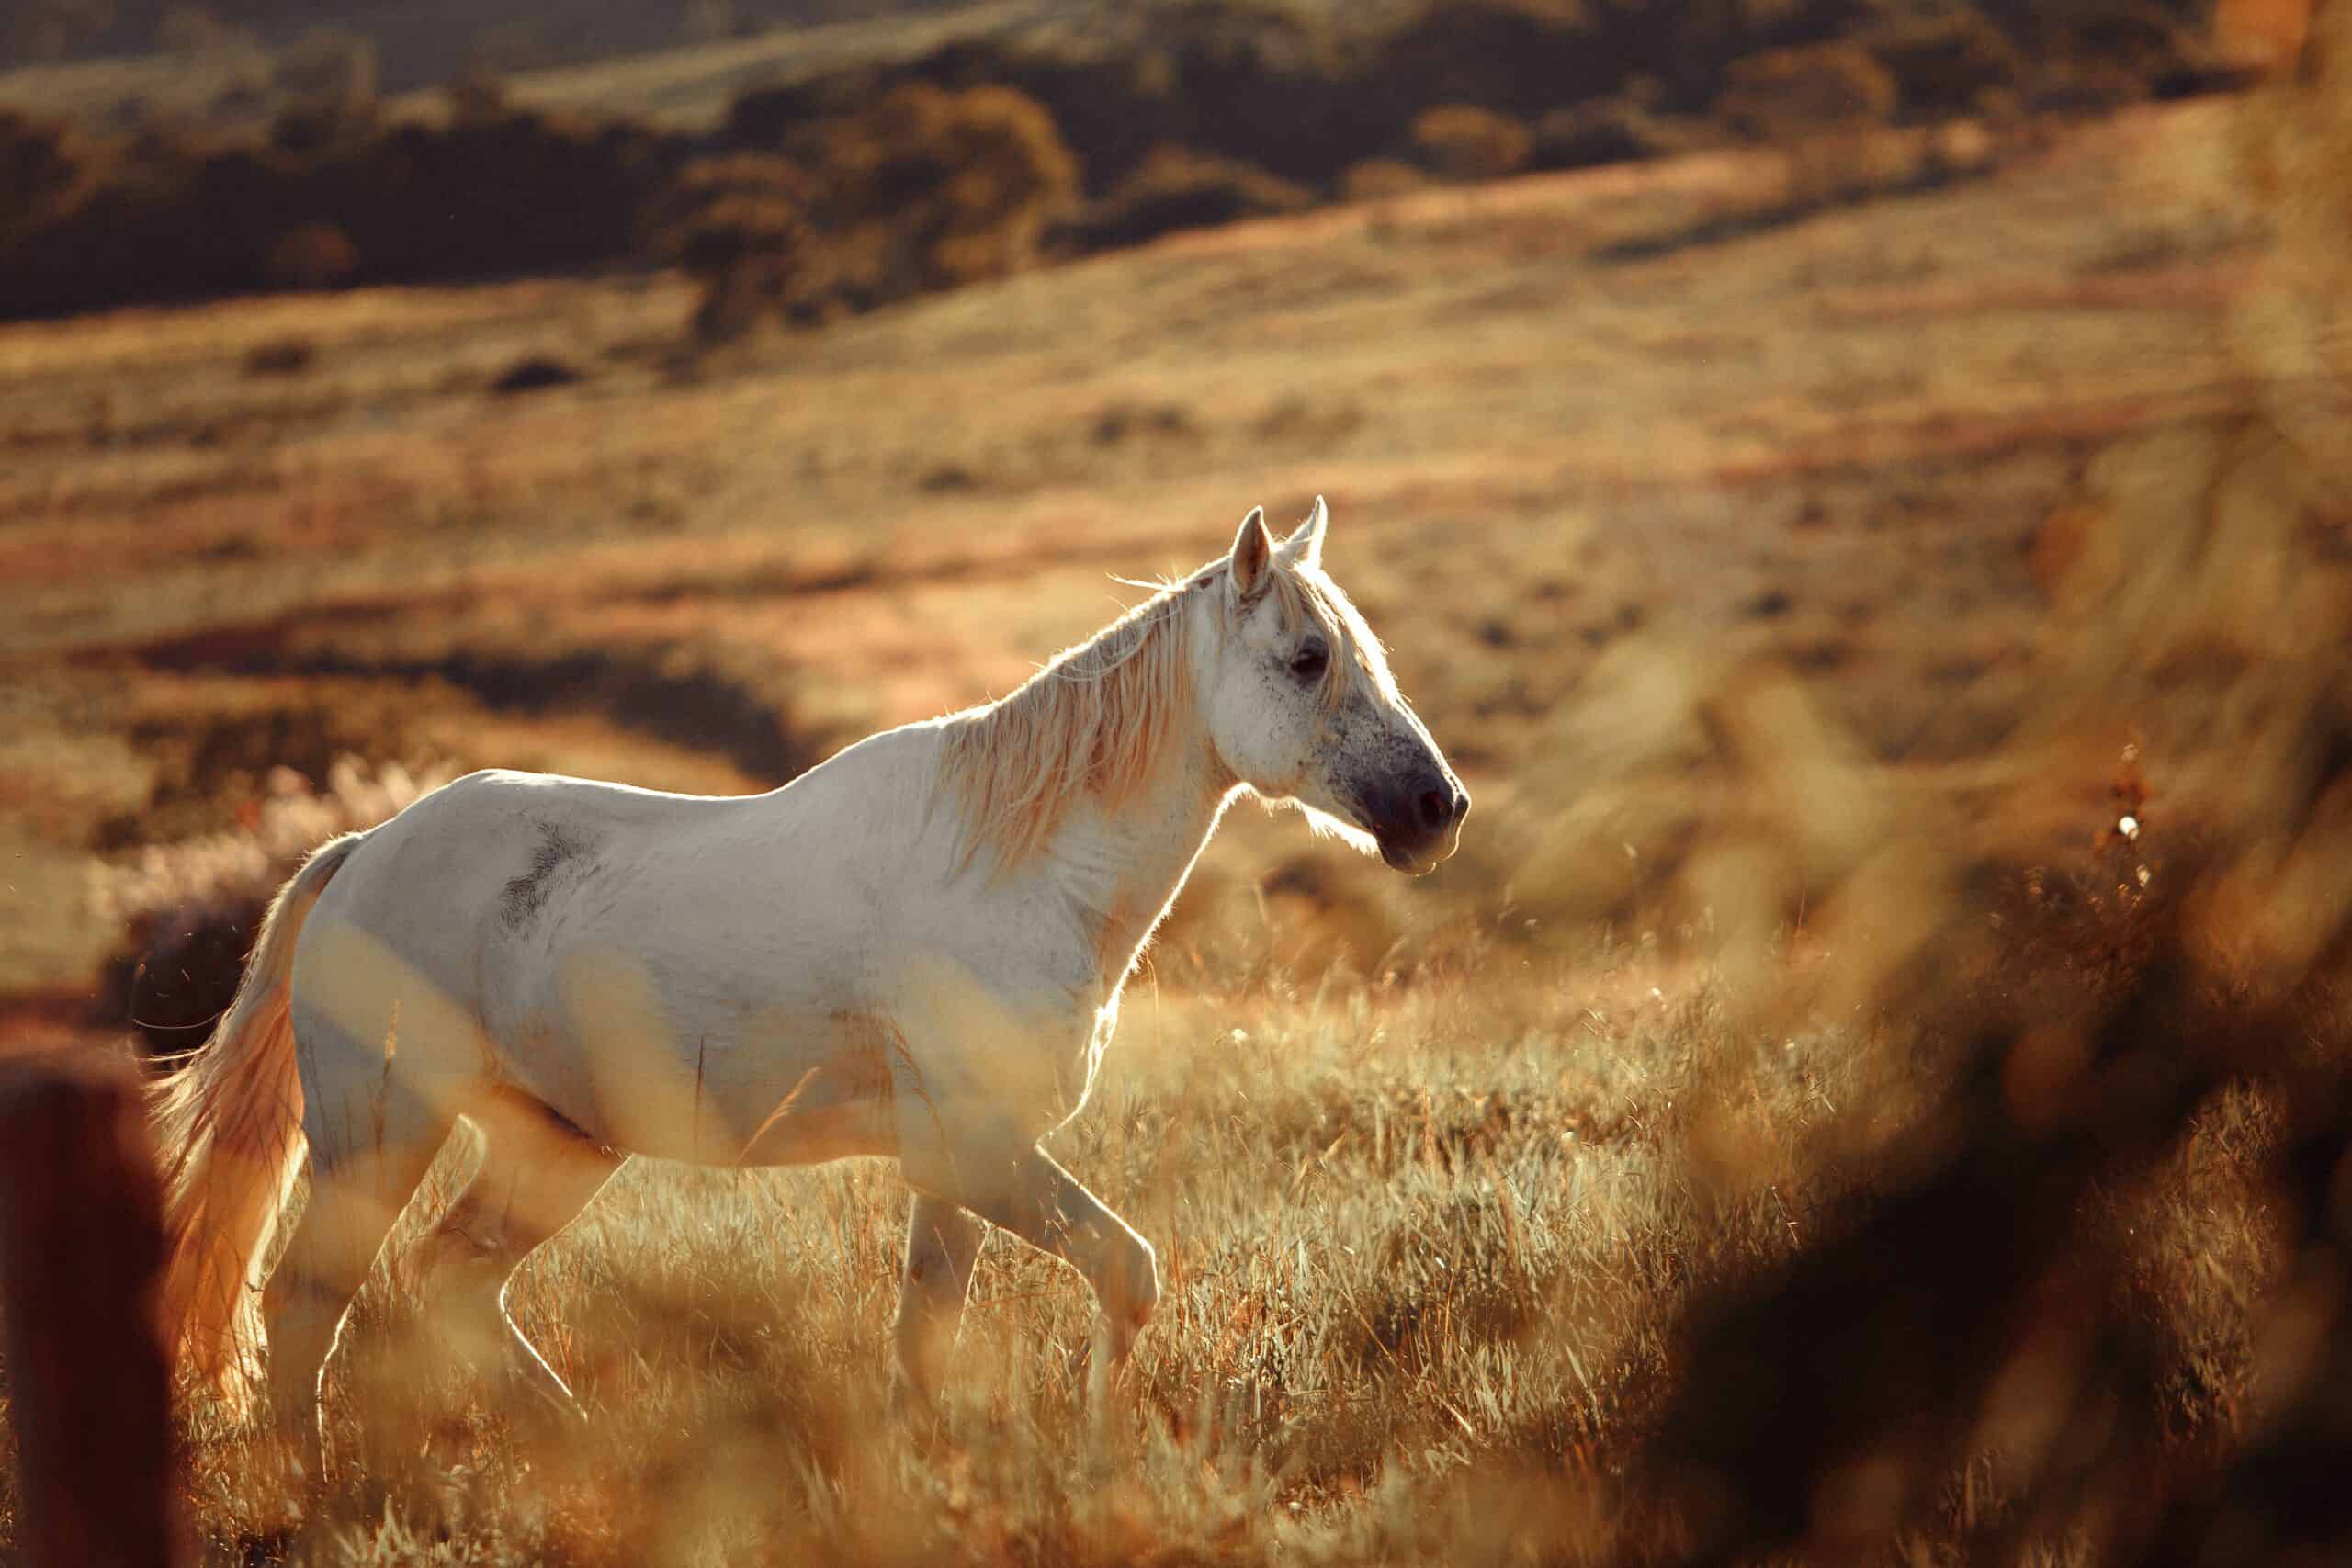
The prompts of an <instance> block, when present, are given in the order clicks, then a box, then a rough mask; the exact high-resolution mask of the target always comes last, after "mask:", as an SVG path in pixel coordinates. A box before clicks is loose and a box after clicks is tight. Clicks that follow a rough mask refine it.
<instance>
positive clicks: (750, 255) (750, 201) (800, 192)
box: [661, 152, 816, 342]
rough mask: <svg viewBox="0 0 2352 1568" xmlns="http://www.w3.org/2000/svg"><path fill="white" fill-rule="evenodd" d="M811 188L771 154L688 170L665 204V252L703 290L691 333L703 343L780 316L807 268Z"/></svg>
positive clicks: (702, 161)
mask: <svg viewBox="0 0 2352 1568" xmlns="http://www.w3.org/2000/svg"><path fill="white" fill-rule="evenodd" d="M815 188H816V187H815V185H814V182H813V181H811V180H810V178H809V175H806V174H804V173H803V172H802V171H801V169H800V168H799V166H798V165H797V164H793V163H791V162H790V161H788V160H786V159H784V158H779V157H776V156H775V155H773V154H770V153H762V152H738V153H736V154H734V155H733V156H731V157H724V158H698V159H696V160H695V162H693V163H691V164H687V165H686V166H685V168H684V171H682V172H681V173H680V175H679V176H678V181H677V184H676V186H674V187H673V189H672V190H671V192H670V193H669V195H668V196H667V197H664V198H663V204H662V205H663V209H664V215H663V224H664V231H663V233H662V239H661V245H662V250H663V252H664V253H665V254H667V255H668V256H669V257H670V259H671V260H672V261H673V262H675V263H676V264H677V265H678V267H679V268H680V270H682V271H684V273H685V274H686V275H687V276H690V277H693V278H694V279H695V281H696V282H698V283H700V284H701V285H702V298H701V300H700V302H699V303H698V304H697V305H696V306H695V316H694V332H695V336H696V337H697V338H700V339H702V340H704V341H705V342H716V341H718V340H720V339H724V338H729V337H734V336H737V335H739V334H741V333H742V332H744V331H745V330H746V329H748V328H749V327H751V326H752V324H753V323H755V322H756V321H759V320H760V319H761V318H762V317H763V316H765V315H773V314H776V313H780V312H781V311H782V310H784V309H785V307H786V305H787V304H788V303H789V299H790V290H791V288H792V286H793V285H794V284H795V283H796V282H797V280H798V278H799V276H801V273H802V271H803V269H804V267H805V266H806V265H807V262H808V251H809V224H808V217H807V214H808V208H809V200H810V198H811V197H812V196H813V195H814V194H815Z"/></svg>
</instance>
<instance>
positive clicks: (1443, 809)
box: [1413, 789, 1453, 833]
mask: <svg viewBox="0 0 2352 1568" xmlns="http://www.w3.org/2000/svg"><path fill="white" fill-rule="evenodd" d="M1413 810H1414V811H1415V813H1417V814H1418V815H1419V818H1420V819H1421V829H1422V830H1423V831H1424V832H1430V833H1434V832H1436V831H1437V830H1438V829H1440V828H1442V827H1445V826H1446V825H1447V824H1449V823H1451V822H1452V821H1453V802H1452V801H1450V800H1448V799H1447V798H1446V797H1445V796H1444V795H1441V794H1439V793H1438V792H1437V791H1436V790H1433V789H1425V790H1423V791H1421V793H1420V794H1419V795H1416V796H1415V797H1414V799H1413Z"/></svg>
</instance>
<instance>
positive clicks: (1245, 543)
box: [1212, 499, 1470, 875]
mask: <svg viewBox="0 0 2352 1568" xmlns="http://www.w3.org/2000/svg"><path fill="white" fill-rule="evenodd" d="M1324 521H1325V514H1324V511H1323V504H1322V502H1321V501H1320V500H1319V499H1318V500H1317V502H1316V509H1315V513H1314V515H1313V516H1311V517H1309V518H1308V520H1307V522H1306V525H1303V526H1302V527H1301V528H1300V529H1299V530H1298V532H1296V533H1295V534H1293V535H1292V536H1290V537H1289V538H1288V539H1286V540H1284V541H1283V543H1282V544H1281V545H1280V546H1279V547H1276V546H1273V545H1272V542H1271V540H1270V539H1269V537H1268V536H1266V534H1265V531H1264V528H1263V526H1262V524H1261V521H1260V514H1259V513H1255V512H1253V513H1250V518H1249V519H1248V520H1246V521H1245V522H1244V524H1243V525H1242V531H1241V535H1240V536H1239V537H1238V538H1237V539H1236V540H1235V543H1234V553H1233V555H1232V557H1231V558H1230V560H1231V575H1230V578H1229V581H1228V587H1229V590H1230V592H1231V595H1232V597H1231V599H1230V602H1229V606H1228V613H1229V614H1230V615H1231V616H1232V621H1231V626H1232V627H1233V631H1234V633H1235V635H1234V636H1233V637H1232V638H1231V640H1230V642H1229V644H1228V648H1229V653H1228V657H1227V660H1226V668H1225V670H1224V671H1222V672H1221V675H1220V678H1219V680H1218V681H1217V682H1216V687H1217V690H1216V694H1215V696H1214V697H1213V699H1212V707H1213V710H1214V711H1213V715H1212V723H1213V726H1214V728H1216V732H1217V735H1218V741H1219V747H1220V750H1222V751H1223V753H1224V754H1225V756H1226V759H1227V762H1228V764H1229V765H1231V766H1232V767H1233V769H1234V771H1235V772H1236V773H1238V774H1239V775H1240V776H1241V777H1242V778H1244V779H1246V780H1247V781H1248V782H1250V784H1253V785H1255V786H1256V787H1257V788H1258V789H1259V790H1260V792H1261V793H1262V794H1265V795H1270V796H1272V797H1274V798H1277V799H1282V800H1289V801H1295V802H1296V803H1297V804H1299V805H1302V806H1305V807H1308V808H1309V809H1310V810H1311V811H1314V812H1317V813H1319V814H1321V815H1322V816H1323V817H1326V818H1330V819H1332V820H1335V821H1337V822H1340V823H1342V824H1345V825H1346V826H1348V827H1350V828H1353V829H1357V830H1358V831H1360V832H1361V833H1362V834H1363V835H1364V836H1365V837H1366V838H1368V839H1369V840H1371V844H1370V845H1369V846H1367V847H1374V848H1377V850H1378V851H1379V853H1380V857H1381V859H1382V860H1383V861H1385V862H1386V863H1388V864H1389V865H1391V866H1393V867H1395V868H1396V869H1397V870H1398V871H1403V872H1409V873H1412V874H1416V875H1418V874H1421V873H1423V872H1427V871H1430V870H1432V869H1434V868H1435V867H1436V866H1437V865H1438V864H1439V863H1441V862H1442V861H1443V860H1445V859H1446V857H1448V856H1449V855H1451V854H1453V852H1454V850H1455V848H1456V847H1457V846H1458V845H1459V844H1460V842H1461V838H1462V819H1463V818H1464V816H1466V815H1467V814H1468V812H1469V810H1470V795H1469V792H1468V791H1467V790H1465V789H1464V788H1463V787H1462V781H1461V780H1460V779H1458V778H1456V777H1454V775H1453V769H1452V768H1450V767H1448V766H1447V765H1446V761H1445V757H1444V754H1443V753H1442V752H1441V751H1440V750H1438V748H1437V743H1436V742H1435V741H1434V740H1432V739H1430V733H1429V730H1428V729H1427V728H1424V727H1423V725H1422V723H1421V721H1420V718H1419V716H1418V715H1417V714H1415V713H1414V712H1413V709H1412V705H1410V704H1409V703H1408V702H1407V701H1406V700H1405V698H1404V695H1403V694H1401V693H1399V692H1398V691H1397V684H1396V682H1395V680H1394V679H1393V678H1391V676H1390V675H1389V672H1388V667H1387V663H1386V661H1385V659H1384V658H1383V657H1382V654H1381V649H1380V643H1379V639H1378V638H1376V637H1374V635H1373V633H1372V629H1371V628H1370V627H1369V626H1366V625H1365V624H1364V623H1363V617H1362V616H1361V615H1358V614H1357V612H1356V610H1355V608H1354V607H1353V606H1352V605H1351V604H1349V603H1348V600H1347V596H1346V595H1345V594H1344V593H1343V592H1340V588H1339V585H1338V584H1337V583H1335V582H1333V581H1331V579H1330V578H1329V577H1327V576H1325V575H1324V573H1323V570H1322V568H1321V565H1320V556H1321V547H1322V536H1323V525H1324Z"/></svg>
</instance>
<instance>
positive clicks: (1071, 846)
mask: <svg viewBox="0 0 2352 1568" xmlns="http://www.w3.org/2000/svg"><path fill="white" fill-rule="evenodd" d="M1165 757H1166V760H1165V761H1162V763H1161V764H1160V765H1159V768H1157V769H1156V770H1155V771H1154V773H1153V775H1152V777H1151V779H1150V780H1149V781H1148V783H1147V784H1145V785H1144V787H1142V788H1140V789H1137V790H1136V792H1135V794H1134V795H1132V796H1130V797H1129V798H1128V799H1127V800H1125V802H1123V803H1121V804H1120V806H1119V807H1117V808H1116V809H1105V808H1104V807H1103V806H1102V805H1101V804H1100V803H1099V802H1094V801H1090V802H1089V803H1088V804H1087V806H1086V807H1085V808H1083V809H1080V810H1077V811H1073V812H1071V813H1070V814H1069V818H1068V819H1067V820H1066V821H1065V822H1064V823H1063V824H1062V826H1061V827H1060V828H1059V829H1057V830H1056V831H1055V833H1054V836H1053V838H1052V840H1050V841H1049V842H1048V844H1047V847H1046V859H1047V861H1048V863H1050V864H1051V866H1052V867H1053V875H1054V877H1055V879H1056V880H1057V882H1059V883H1060V884H1061V886H1062V887H1063V889H1064V890H1065V891H1066V892H1067V893H1068V894H1069V896H1070V897H1071V898H1072V899H1074V900H1075V901H1076V902H1077V903H1078V904H1080V906H1081V907H1082V908H1085V909H1086V910H1088V911H1089V912H1090V913H1091V915H1092V916H1093V918H1094V919H1095V920H1096V921H1097V922H1098V927H1097V930H1098V936H1097V942H1098V947H1099V949H1100V951H1101V953H1102V956H1103V967H1104V969H1105V971H1106V972H1107V973H1109V974H1110V975H1112V976H1114V977H1116V976H1124V975H1125V973H1126V971H1127V968H1128V966H1129V965H1130V964H1133V963H1134V961H1135V957H1136V953H1138V952H1139V951H1140V950H1141V949H1142V946H1143V944H1144V942H1145V941H1146V940H1147V939H1148V938H1149V937H1150V935H1151V932H1152V929H1153V928H1154V927H1155V926H1157V925H1158V924H1159V917H1160V916H1161V914H1162V913H1164V912H1165V911H1166V909H1167V908H1168V906H1169V904H1170V902H1171V901H1172V900H1173V899H1174V898H1175V897H1176V895H1177V893H1178V892H1179V891H1180V890H1181V889H1182V887H1183V886H1184V879H1185V877H1186V876H1187V875H1189V874H1191V872H1192V869H1193V861H1194V860H1195V859H1197V858H1198V857H1199V855H1200V852H1201V851H1202V849H1203V848H1204V846H1206V844H1207V843H1208V841H1209V836H1210V835H1211V834H1212V833H1214V832H1216V824H1217V818H1219V817H1221V816H1222V815H1223V814H1224V811H1225V807H1226V805H1227V802H1228V801H1229V800H1230V799H1231V798H1232V795H1233V793H1234V781H1233V778H1232V776H1231V774H1229V773H1227V772H1226V771H1225V768H1224V766H1223V764H1222V763H1220V762H1219V761H1217V760H1216V756H1215V755H1214V753H1213V752H1212V751H1211V750H1210V749H1209V747H1208V744H1207V741H1206V739H1205V738H1202V739H1200V740H1199V741H1198V742H1197V743H1191V744H1182V745H1177V744H1171V745H1170V746H1168V747H1167V749H1166V753H1165Z"/></svg>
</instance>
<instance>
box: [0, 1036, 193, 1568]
mask: <svg viewBox="0 0 2352 1568" xmlns="http://www.w3.org/2000/svg"><path fill="white" fill-rule="evenodd" d="M163 1256H164V1241H163V1222H162V1218H161V1213H160V1209H159V1206H158V1201H157V1186H156V1179H155V1165H154V1161H153V1157H152V1156H150V1154H149V1152H148V1148H147V1143H146V1137H145V1133H144V1126H143V1121H142V1118H141V1114H140V1096H139V1089H138V1084H137V1082H136V1080H135V1079H134V1077H133V1076H132V1074H131V1072H130V1069H129V1068H128V1067H124V1068H119V1069H116V1070H112V1071H101V1070H96V1069H93V1068H88V1067H84V1066H72V1067H69V1066H66V1065H64V1064H63V1063H62V1062H61V1061H59V1060H58V1059H56V1058H54V1057H42V1056H28V1057H18V1058H15V1059H10V1058H9V1057H7V1056H6V1055H5V1054H0V1317H5V1324H0V1329H5V1332H0V1355H5V1357H6V1360H5V1362H4V1363H0V1364H4V1365H5V1366H6V1371H7V1379H8V1394H9V1404H10V1407H11V1409H12V1411H13V1412H14V1415H15V1419H16V1426H17V1447H18V1453H19V1456H20V1458H19V1474H18V1484H19V1487H20V1489H21V1492H22V1495H23V1498H24V1505H25V1512H24V1518H23V1534H22V1536H21V1538H20V1540H18V1542H17V1547H18V1550H19V1551H20V1552H21V1553H22V1554H23V1561H25V1562H29V1563H32V1564H35V1565H37V1568H66V1565H68V1564H71V1565H74V1568H80V1565H81V1564H85V1563H88V1564H98V1565H107V1568H112V1565H115V1564H122V1565H125V1568H129V1565H133V1564H135V1565H138V1568H150V1565H153V1568H168V1565H170V1564H175V1563H179V1562H184V1561H185V1560H186V1553H185V1552H184V1551H182V1550H181V1538H180V1532H179V1529H178V1525H177V1519H176V1505H175V1490H176V1489H175V1487H174V1485H173V1465H172V1433H171V1423H170V1379H169V1372H168V1370H167V1369H166V1367H165V1365H164V1353H163V1348H162V1346H161V1344H160V1343H159V1342H158V1338H157V1334H156V1329H155V1322H154V1314H155V1301H154V1292H155V1283H156V1273H157V1270H158V1269H159V1268H160V1267H161V1265H162V1262H163Z"/></svg>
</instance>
